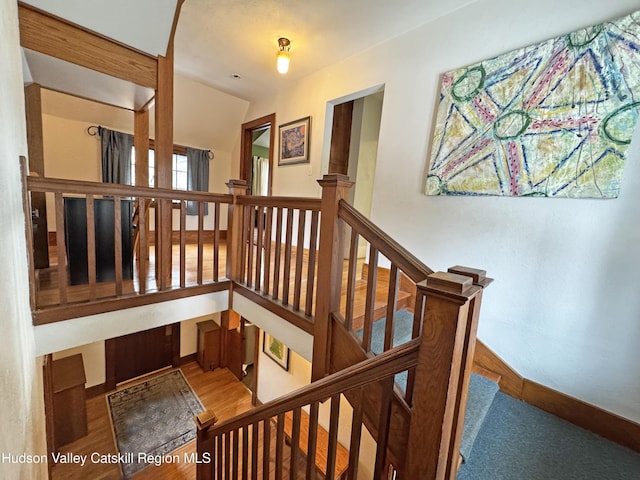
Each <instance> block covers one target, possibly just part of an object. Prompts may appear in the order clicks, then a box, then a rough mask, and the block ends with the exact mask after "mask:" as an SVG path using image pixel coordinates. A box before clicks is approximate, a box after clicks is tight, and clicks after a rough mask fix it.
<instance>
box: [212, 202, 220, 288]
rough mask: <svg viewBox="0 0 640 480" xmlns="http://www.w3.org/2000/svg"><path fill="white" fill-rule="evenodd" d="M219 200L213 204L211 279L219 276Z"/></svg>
mask: <svg viewBox="0 0 640 480" xmlns="http://www.w3.org/2000/svg"><path fill="white" fill-rule="evenodd" d="M219 270H220V202H215V203H214V204H213V281H214V282H217V281H218V279H219V278H220V272H219Z"/></svg>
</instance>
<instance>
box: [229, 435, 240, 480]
mask: <svg viewBox="0 0 640 480" xmlns="http://www.w3.org/2000/svg"><path fill="white" fill-rule="evenodd" d="M239 437H240V429H239V428H238V429H236V430H234V431H233V465H232V466H231V468H232V470H233V480H238V475H239V474H240V438H239Z"/></svg>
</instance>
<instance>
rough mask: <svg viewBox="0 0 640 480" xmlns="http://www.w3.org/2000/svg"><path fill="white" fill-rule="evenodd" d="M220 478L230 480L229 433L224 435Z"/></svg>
mask: <svg viewBox="0 0 640 480" xmlns="http://www.w3.org/2000/svg"><path fill="white" fill-rule="evenodd" d="M222 478H223V479H229V478H231V432H227V433H225V434H224V475H223V477H222Z"/></svg>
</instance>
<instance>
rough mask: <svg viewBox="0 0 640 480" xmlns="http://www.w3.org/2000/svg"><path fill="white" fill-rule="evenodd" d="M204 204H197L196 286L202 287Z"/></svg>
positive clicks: (200, 202)
mask: <svg viewBox="0 0 640 480" xmlns="http://www.w3.org/2000/svg"><path fill="white" fill-rule="evenodd" d="M203 252H204V202H202V201H199V202H198V279H197V281H198V285H202V271H203V269H204V254H203Z"/></svg>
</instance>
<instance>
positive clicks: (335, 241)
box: [311, 174, 353, 382]
mask: <svg viewBox="0 0 640 480" xmlns="http://www.w3.org/2000/svg"><path fill="white" fill-rule="evenodd" d="M318 183H319V184H320V186H321V187H322V202H321V206H320V243H319V247H318V259H319V262H318V282H317V285H318V287H317V290H316V315H315V323H314V327H313V362H312V366H311V381H312V382H313V381H316V380H319V379H321V378H323V377H324V376H325V375H327V374H328V373H329V360H330V335H331V332H330V330H329V329H330V325H331V312H335V311H338V309H339V308H340V292H341V286H342V285H341V284H342V261H343V248H342V244H343V237H344V235H343V228H342V221H341V220H340V219H339V218H338V211H339V209H340V205H339V204H340V200H342V199H343V198H345V197H346V196H347V193H348V191H349V189H350V188H351V186H352V185H353V182H350V181H349V177H347V176H346V175H338V174H332V175H325V176H324V177H322V180H318Z"/></svg>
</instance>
